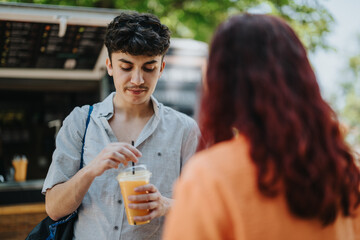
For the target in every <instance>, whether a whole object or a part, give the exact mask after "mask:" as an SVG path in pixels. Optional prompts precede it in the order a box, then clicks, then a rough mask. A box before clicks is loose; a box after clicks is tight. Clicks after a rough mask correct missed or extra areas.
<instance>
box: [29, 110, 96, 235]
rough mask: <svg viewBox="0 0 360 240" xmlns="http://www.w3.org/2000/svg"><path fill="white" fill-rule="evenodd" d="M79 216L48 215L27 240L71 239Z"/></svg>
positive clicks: (74, 213)
mask: <svg viewBox="0 0 360 240" xmlns="http://www.w3.org/2000/svg"><path fill="white" fill-rule="evenodd" d="M92 109H93V106H90V108H89V113H88V117H87V119H86V127H85V133H84V137H83V141H82V149H81V159H80V169H81V168H82V167H83V162H84V158H83V156H84V144H85V136H86V131H87V127H88V125H89V121H90V115H91V112H92ZM77 218H78V210H76V211H74V212H73V213H71V214H70V215H68V216H65V217H63V218H61V219H60V220H58V221H54V220H52V219H51V218H50V217H49V216H48V217H46V218H45V219H43V220H42V221H41V222H40V223H39V224H38V225H36V227H35V228H34V229H33V230H32V231H31V232H30V233H29V235H28V236H27V238H26V239H25V240H71V239H73V236H74V223H75V221H76V220H77Z"/></svg>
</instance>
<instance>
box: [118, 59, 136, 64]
mask: <svg viewBox="0 0 360 240" xmlns="http://www.w3.org/2000/svg"><path fill="white" fill-rule="evenodd" d="M118 61H120V62H123V63H128V64H133V63H132V62H130V61H128V60H125V59H123V58H120V59H119V60H118Z"/></svg>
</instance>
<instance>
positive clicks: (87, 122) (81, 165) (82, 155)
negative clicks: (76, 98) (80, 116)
mask: <svg viewBox="0 0 360 240" xmlns="http://www.w3.org/2000/svg"><path fill="white" fill-rule="evenodd" d="M92 110H93V106H90V107H89V113H88V116H87V119H86V126H85V133H84V137H83V140H82V147H81V159H80V169H82V168H83V166H84V146H85V137H86V132H87V129H88V126H89V122H90V115H91V112H92Z"/></svg>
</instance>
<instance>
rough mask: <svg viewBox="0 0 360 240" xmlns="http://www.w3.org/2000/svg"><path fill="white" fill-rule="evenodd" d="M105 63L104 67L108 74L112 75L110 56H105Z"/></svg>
mask: <svg viewBox="0 0 360 240" xmlns="http://www.w3.org/2000/svg"><path fill="white" fill-rule="evenodd" d="M105 63H106V69H107V72H108V74H109V76H112V75H113V67H112V64H111V61H110V58H106V62H105Z"/></svg>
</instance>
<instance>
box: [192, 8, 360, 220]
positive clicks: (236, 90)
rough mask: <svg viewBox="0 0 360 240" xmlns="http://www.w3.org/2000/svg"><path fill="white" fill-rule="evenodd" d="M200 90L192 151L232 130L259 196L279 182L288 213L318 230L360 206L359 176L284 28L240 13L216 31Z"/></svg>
mask: <svg viewBox="0 0 360 240" xmlns="http://www.w3.org/2000/svg"><path fill="white" fill-rule="evenodd" d="M205 85H206V87H205V89H206V90H205V91H204V92H203V94H202V100H201V108H200V113H199V126H200V129H201V132H202V140H201V141H200V144H199V147H198V150H202V149H205V148H207V147H210V146H212V145H214V144H216V143H218V142H221V141H225V140H228V139H231V138H232V137H233V132H232V129H233V128H236V129H237V130H238V131H239V132H240V133H241V134H242V135H244V136H246V137H247V139H248V140H249V143H250V145H251V146H250V155H251V158H252V160H253V162H254V164H255V165H256V167H257V170H258V175H257V181H258V188H259V190H260V191H261V193H263V194H264V195H266V196H269V197H271V196H276V195H277V194H278V193H279V192H280V191H279V190H280V189H279V187H278V186H279V184H278V183H279V182H281V186H282V190H281V191H282V192H283V193H284V195H285V197H286V200H287V204H288V206H289V209H290V211H291V212H292V213H293V214H295V215H296V216H298V217H300V218H304V219H318V220H320V221H321V222H322V223H323V225H328V224H330V223H332V222H334V220H335V219H336V217H337V215H338V213H339V212H342V214H343V215H344V216H350V215H351V214H352V212H353V210H354V209H355V208H356V207H357V205H358V204H359V200H360V194H359V179H360V177H359V176H360V175H359V170H358V168H357V167H356V166H355V164H354V157H353V155H352V153H351V150H350V149H349V147H348V146H347V144H346V143H345V141H344V139H343V137H342V135H341V133H340V131H339V122H338V120H337V118H336V115H335V113H334V112H333V110H332V109H331V107H330V106H329V105H328V104H327V103H326V102H325V101H324V100H323V98H322V97H321V94H320V89H319V86H318V84H317V81H316V77H315V74H314V72H313V70H312V68H311V66H310V63H309V61H308V58H307V54H306V50H305V49H304V47H303V45H302V44H301V42H300V40H299V39H298V37H297V36H296V34H295V33H294V31H293V30H292V29H291V28H290V27H289V25H288V24H286V23H285V22H284V21H283V20H281V19H280V18H277V17H274V16H268V15H252V14H243V15H238V16H234V17H232V18H230V19H229V20H228V21H227V22H225V23H223V24H222V25H220V27H219V28H218V30H217V32H216V33H215V35H214V38H213V41H212V44H211V47H210V55H209V62H208V66H207V73H206V81H205ZM270 169H271V171H269V170H270ZM269 173H271V174H270V175H269ZM269 176H271V177H270V179H269Z"/></svg>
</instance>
